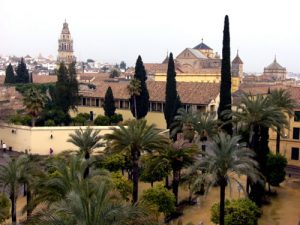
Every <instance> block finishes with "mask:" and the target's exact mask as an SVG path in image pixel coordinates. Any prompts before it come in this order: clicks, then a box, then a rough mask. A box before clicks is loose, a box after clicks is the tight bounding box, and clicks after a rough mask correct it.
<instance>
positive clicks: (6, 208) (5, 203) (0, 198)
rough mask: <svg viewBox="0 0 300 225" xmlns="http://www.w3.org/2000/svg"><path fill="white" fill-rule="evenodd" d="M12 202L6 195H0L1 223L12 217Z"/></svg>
mask: <svg viewBox="0 0 300 225" xmlns="http://www.w3.org/2000/svg"><path fill="white" fill-rule="evenodd" d="M10 207H11V204H10V200H9V198H8V197H7V196H6V195H5V194H0V223H2V222H4V221H5V220H6V219H8V218H9V217H10Z"/></svg>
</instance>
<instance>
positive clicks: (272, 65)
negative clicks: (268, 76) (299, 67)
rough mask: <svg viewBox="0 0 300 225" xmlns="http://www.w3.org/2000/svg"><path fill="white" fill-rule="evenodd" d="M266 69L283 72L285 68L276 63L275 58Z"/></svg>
mask: <svg viewBox="0 0 300 225" xmlns="http://www.w3.org/2000/svg"><path fill="white" fill-rule="evenodd" d="M266 69H268V70H285V68H284V67H283V66H281V65H280V64H279V63H278V62H277V60H276V57H275V59H274V61H273V63H271V64H270V65H268V66H267V67H266Z"/></svg>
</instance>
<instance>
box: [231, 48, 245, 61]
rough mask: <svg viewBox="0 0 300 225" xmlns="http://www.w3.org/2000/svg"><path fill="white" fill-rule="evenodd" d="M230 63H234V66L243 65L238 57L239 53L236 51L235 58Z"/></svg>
mask: <svg viewBox="0 0 300 225" xmlns="http://www.w3.org/2000/svg"><path fill="white" fill-rule="evenodd" d="M232 63H234V64H244V63H243V61H242V60H241V58H240V56H239V51H237V53H236V57H235V58H234V59H233V61H232Z"/></svg>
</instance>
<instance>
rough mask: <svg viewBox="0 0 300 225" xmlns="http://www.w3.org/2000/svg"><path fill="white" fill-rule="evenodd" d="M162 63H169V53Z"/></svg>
mask: <svg viewBox="0 0 300 225" xmlns="http://www.w3.org/2000/svg"><path fill="white" fill-rule="evenodd" d="M162 63H163V64H165V63H169V53H168V52H167V56H166V58H165V59H164V61H163V62H162Z"/></svg>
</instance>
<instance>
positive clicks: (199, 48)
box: [194, 40, 213, 50]
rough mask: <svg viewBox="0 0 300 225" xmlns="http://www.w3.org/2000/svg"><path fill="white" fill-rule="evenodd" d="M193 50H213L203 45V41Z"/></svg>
mask: <svg viewBox="0 0 300 225" xmlns="http://www.w3.org/2000/svg"><path fill="white" fill-rule="evenodd" d="M194 49H198V50H213V49H212V48H210V47H208V46H207V45H206V44H204V43H203V40H202V42H201V43H200V44H199V45H197V46H195V47H194Z"/></svg>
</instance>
